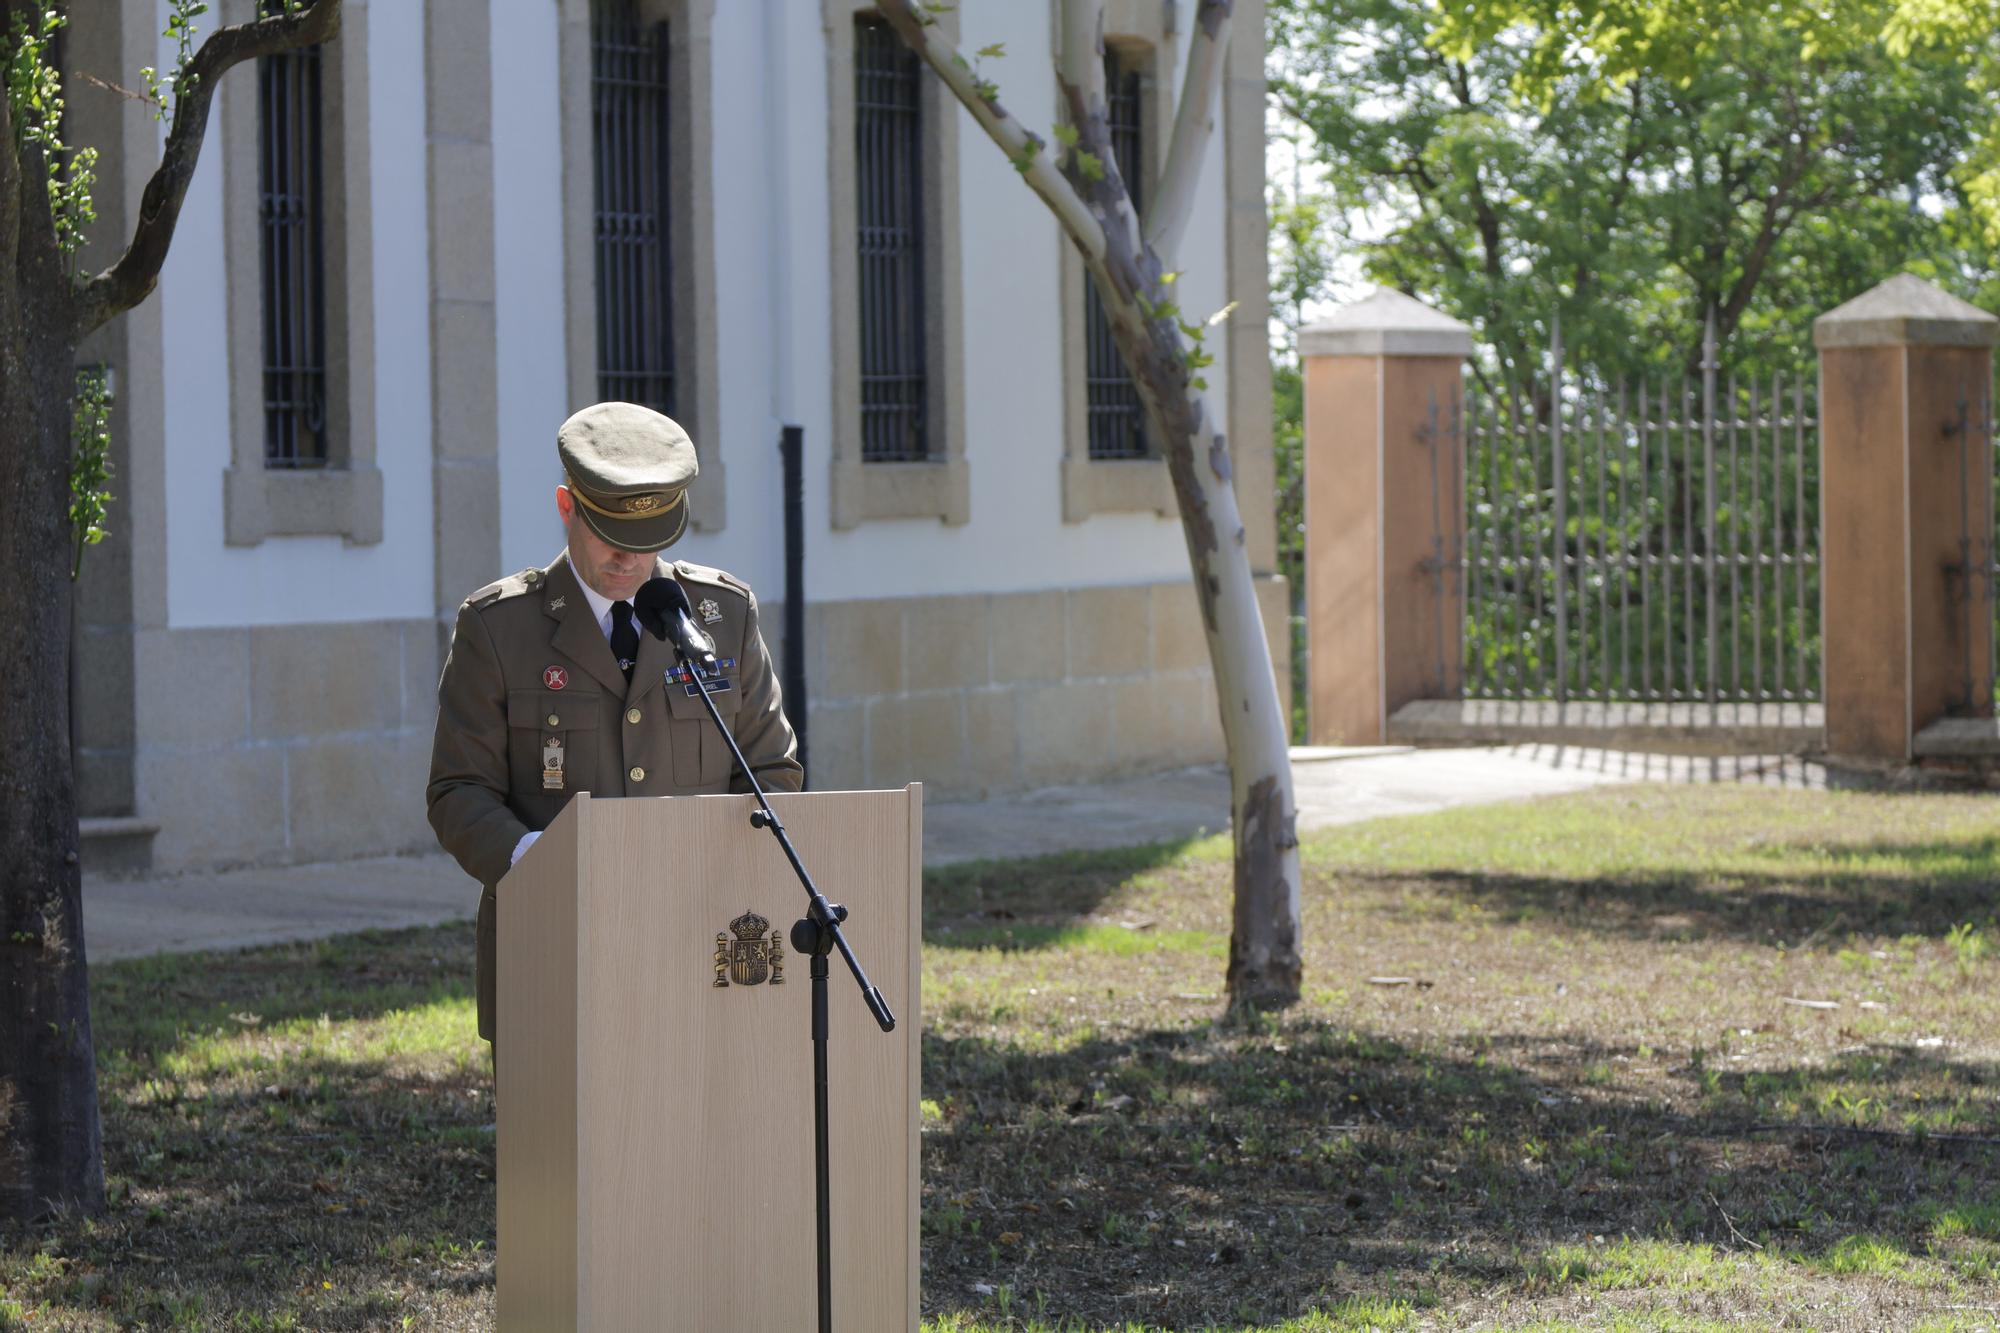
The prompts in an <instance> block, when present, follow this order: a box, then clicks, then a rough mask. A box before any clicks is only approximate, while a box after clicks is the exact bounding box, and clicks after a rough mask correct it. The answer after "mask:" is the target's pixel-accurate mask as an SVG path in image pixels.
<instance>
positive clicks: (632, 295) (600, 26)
mask: <svg viewBox="0 0 2000 1333" xmlns="http://www.w3.org/2000/svg"><path fill="white" fill-rule="evenodd" d="M667 51H668V46H667V25H666V24H665V23H656V24H651V25H644V26H642V25H641V24H640V23H639V21H638V18H637V16H636V15H635V13H634V10H633V6H632V4H631V3H630V0H592V4H591V7H590V64H591V79H590V105H591V119H592V124H593V130H594V133H593V142H592V158H593V161H594V165H595V169H596V194H597V198H596V207H597V255H596V258H597V392H598V396H599V397H601V398H604V399H608V400H617V401H621V402H627V403H639V404H642V405H643V406H646V407H650V408H653V409H654V410H655V411H659V412H665V413H667V414H668V415H672V414H673V410H674V388H675V382H674V340H673V327H674V323H673V320H674V309H673V270H672V262H671V250H670V244H669V242H670V239H671V238H670V233H669V227H668V220H667V198H668V195H667V182H668V181H669V180H670V179H671V174H670V166H671V162H670V158H669V153H668V143H669V133H668V129H669V127H668V124H667V89H668V83H667V78H668V73H667Z"/></svg>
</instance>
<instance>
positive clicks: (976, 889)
mask: <svg viewBox="0 0 2000 1333" xmlns="http://www.w3.org/2000/svg"><path fill="white" fill-rule="evenodd" d="M1205 841H1207V838H1206V837H1205V836H1203V837H1186V838H1174V839H1169V840H1167V841H1165V842H1152V843H1145V844H1142V845H1139V846H1135V847H1121V848H1117V849H1114V850H1111V851H1087V852H1062V853H1058V854H1055V855H1052V856H1037V857H1029V858H1026V859H1023V860H1018V861H973V862H965V863H962V864H959V865H952V866H941V867H927V868H926V869H925V871H924V899H923V904H924V939H925V941H926V942H927V943H953V944H959V945H965V944H967V943H968V942H969V941H975V940H976V941H978V942H987V941H988V939H989V937H992V938H993V939H995V940H996V941H997V942H1000V943H1002V944H1005V945H1007V946H1008V947H1016V948H1041V947H1046V946H1048V945H1049V944H1053V943H1056V942H1059V940H1060V938H1061V934H1062V931H1063V930H1064V929H1066V928H1068V927H1071V926H1074V925H1075V924H1076V922H1077V921H1078V920H1079V919H1082V918H1087V917H1089V916H1090V915H1091V914H1092V913H1093V912H1095V911H1096V910H1097V909H1098V908H1099V907H1101V906H1102V905H1103V903H1104V901H1105V899H1106V898H1108V897H1110V896H1111V895H1112V894H1113V893H1115V892H1116V891H1117V890H1118V889H1120V888H1121V887H1123V886H1125V885H1126V884H1128V883H1130V882H1131V881H1132V880H1133V879H1134V878H1136V877H1139V876H1144V875H1149V874H1154V873H1159V872H1172V871H1174V870H1176V869H1178V868H1180V867H1182V866H1184V865H1186V863H1187V862H1188V861H1189V857H1190V853H1191V852H1193V851H1194V849H1195V848H1196V847H1197V846H1198V845H1199V844H1201V843H1203V842H1205ZM1191 873H1199V872H1191ZM1009 930H1013V931H1014V932H1015V936H1016V938H1015V939H1014V940H1013V941H1012V942H1011V944H1009V943H1008V942H1007V941H1006V940H1004V939H1003V938H1000V937H1003V936H1004V935H1005V934H1006V932H1007V931H1009ZM996 931H997V932H998V936H996V935H995V932H996Z"/></svg>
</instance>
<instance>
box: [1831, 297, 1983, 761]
mask: <svg viewBox="0 0 2000 1333" xmlns="http://www.w3.org/2000/svg"><path fill="white" fill-rule="evenodd" d="M1996 339H2000V320H1996V319H1995V318H1994V317H1993V316H1991V315H1989V314H1987V313H1986V312H1985V311H1983V310H1980V309H1978V308H1977V307H1974V306H1970V305H1967V304H1966V303H1965V302H1964V301H1961V300H1959V299H1958V298H1957V297H1955V296H1951V295H1949V294H1948V293H1945V292H1942V291H1940V290H1938V289H1937V288H1936V287H1933V286H1931V285H1930V284H1929V283H1927V282H1924V281H1922V280H1921V279H1918V278H1914V277H1910V276H1908V275H1907V274H1905V275H1899V276H1897V277H1894V278H1891V279H1889V280H1888V281H1887V282H1885V283H1883V284H1882V285H1881V286H1879V287H1876V288H1874V289H1873V290H1871V291H1869V292H1866V293H1864V294H1863V295H1861V296H1858V297H1856V298H1855V299H1854V300H1852V301H1849V302H1848V303H1847V304H1846V305H1843V306H1841V307H1840V308H1839V309H1837V310H1833V311H1831V312H1829V313H1827V314H1825V315H1822V316H1820V318H1819V319H1818V320H1816V321H1815V322H1814V324H1813V341H1814V342H1815V343H1817V344H1818V346H1819V364H1820V487H1821V506H1822V511H1821V532H1822V534H1823V535H1822V538H1821V549H1820V578H1821V599H1822V600H1821V605H1822V617H1821V620H1822V638H1823V641H1824V643H1825V654H1826V656H1825V662H1826V667H1825V670H1826V746H1827V749H1828V751H1829V752H1831V753H1833V754H1836V755H1845V756H1854V757H1858V758H1873V759H1887V760H1892V761H1898V762H1900V761H1904V760H1907V759H1909V758H1910V757H1911V755H1912V753H1913V742H1914V740H1915V738H1916V735H1917V733H1918V732H1920V731H1921V730H1923V728H1924V727H1926V726H1927V725H1929V724H1930V723H1932V722H1934V721H1936V720H1938V719H1939V718H1941V717H1944V716H1946V715H1947V714H1954V715H1960V716H1990V715H1991V714H1992V711H1993V701H1992V654H1993V603H1992V600H1991V597H1990V595H1989V592H1990V588H1989V582H1988V580H1987V577H1986V573H1985V571H1986V567H1987V565H1989V564H1990V562H1991V560H1992V546H1991V542H1992V537H1993V488H1992V478H1993V451H1992V445H1991V443H1990V430H1989V428H1988V427H1987V426H1986V425H1985V423H1986V421H1987V420H1988V419H1990V416H1991V411H1990V408H1989V407H1988V404H1990V403H1991V401H1992V390H1993V344H1994V342H1995V341H1996ZM1967 551H1969V552H1970V555H1971V557H1972V559H1971V564H1972V566H1973V568H1972V570H1970V571H1968V570H1967V569H1966V568H1965V566H1966V563H1967V562H1966V558H1965V557H1966V552H1967ZM1968 593H1969V594H1970V595H1968Z"/></svg>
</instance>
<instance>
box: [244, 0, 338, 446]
mask: <svg viewBox="0 0 2000 1333" xmlns="http://www.w3.org/2000/svg"><path fill="white" fill-rule="evenodd" d="M265 8H266V9H267V10H274V9H275V8H276V2H275V0H266V5H265ZM257 95H258V127H257V199H258V224H259V225H258V233H259V237H260V240H261V242H262V244H261V246H260V249H261V251H262V254H261V256H260V257H261V259H262V263H263V298H264V299H263V305H264V358H263V359H264V465H265V466H266V467H271V468H289V469H303V468H323V467H325V466H327V463H328V441H327V430H326V422H327V411H326V406H327V404H326V398H327V377H326V278H325V272H326V254H325V250H326V219H325V214H326V209H325V194H324V192H323V190H322V188H321V180H320V161H321V151H320V148H321V143H320V120H321V117H320V48H319V47H317V46H310V47H306V48H305V49H303V50H298V51H287V52H285V53H283V54H282V55H275V56H266V57H265V58H264V59H262V60H259V61H258V62H257Z"/></svg>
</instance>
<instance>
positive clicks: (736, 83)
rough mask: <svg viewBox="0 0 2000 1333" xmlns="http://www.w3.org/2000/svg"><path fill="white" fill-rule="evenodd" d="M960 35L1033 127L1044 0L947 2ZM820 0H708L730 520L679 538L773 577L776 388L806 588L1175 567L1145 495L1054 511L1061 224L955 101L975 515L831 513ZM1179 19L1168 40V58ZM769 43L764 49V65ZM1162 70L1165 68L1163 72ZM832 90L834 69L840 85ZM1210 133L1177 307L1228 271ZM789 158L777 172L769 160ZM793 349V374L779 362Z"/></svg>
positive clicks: (1042, 68) (959, 582)
mask: <svg viewBox="0 0 2000 1333" xmlns="http://www.w3.org/2000/svg"><path fill="white" fill-rule="evenodd" d="M960 21H961V24H962V31H961V46H962V47H963V49H965V50H968V51H972V50H977V49H979V48H980V47H983V46H986V45H988V44H989V43H993V42H1003V43H1005V45H1006V50H1007V52H1008V54H1007V56H1006V57H1005V58H1004V59H1003V60H1000V61H995V62H991V63H992V69H991V71H990V72H991V73H992V75H993V77H995V78H996V80H997V81H998V82H999V83H1000V85H1001V88H1002V96H1003V98H1004V100H1005V101H1006V102H1007V103H1008V105H1010V106H1011V107H1014V108H1016V109H1017V110H1018V112H1019V113H1020V114H1021V115H1022V116H1023V117H1024V118H1025V119H1027V120H1028V121H1029V123H1030V124H1032V125H1035V126H1036V127H1037V128H1039V129H1041V130H1042V132H1043V133H1044V135H1045V137H1050V136H1048V133H1047V132H1048V125H1049V121H1050V120H1051V119H1052V109H1053V107H1054V106H1055V101H1056V92H1055V76H1054V71H1053V68H1052V62H1051V59H1050V55H1051V46H1050V43H1051V24H1050V18H1049V10H1048V7H1047V5H1046V4H1018V5H1017V4H998V3H982V4H975V5H967V6H963V7H962V8H961V10H960ZM823 32H824V28H823V26H822V22H821V5H820V0H768V2H767V3H766V4H765V5H722V6H718V11H717V14H716V19H715V46H714V58H715V63H716V70H715V81H714V86H715V90H716V94H715V113H716V114H715V125H716V187H717V188H716V194H717V209H718V219H717V230H716V243H717V244H716V249H717V265H718V269H719V287H720V297H721V299H720V302H719V305H720V309H719V310H718V311H717V312H716V318H717V319H718V320H719V322H720V330H719V332H720V342H721V374H722V400H723V402H722V410H723V432H724V450H725V457H726V458H727V461H728V466H729V492H730V514H729V526H728V529H727V530H726V531H725V532H723V533H721V534H718V535H714V536H706V535H696V536H691V537H690V538H689V539H688V540H686V541H684V542H683V543H682V545H681V547H680V548H677V549H679V550H680V551H681V552H682V553H684V554H686V555H687V556H688V557H689V558H692V559H697V560H703V561H706V562H709V563H714V564H720V565H723V566H725V567H728V568H732V569H735V570H737V571H739V572H740V573H742V574H744V575H745V576H746V577H748V578H750V579H751V580H752V581H753V582H754V583H756V584H757V586H759V587H760V588H763V589H765V590H767V593H768V594H769V595H775V594H776V592H777V587H778V585H777V582H776V580H777V579H778V577H779V576H780V572H781V569H782V564H781V558H782V549H781V545H780V543H781V529H780V526H779V525H780V522H781V518H782V511H781V507H780V506H781V494H782V491H781V478H780V473H779V466H778V456H777V449H776V442H777V438H778V430H779V427H780V425H781V424H782V423H783V412H784V408H785V404H786V403H787V402H789V404H790V406H791V411H792V413H793V419H794V420H796V421H797V422H798V423H799V424H801V425H803V426H804V427H805V432H806V452H807V462H806V503H807V514H808V535H807V547H808V561H807V570H808V574H807V595H808V597H810V598H811V599H812V600H815V601H820V600H833V599H842V598H852V597H880V596H906V595H921V594H935V593H954V592H969V591H1017V590H1023V589H1032V588H1043V587H1060V586H1070V585H1076V584H1087V583H1132V582H1149V581H1154V580H1160V579H1174V578H1180V577H1184V576H1185V573H1186V567H1187V565H1186V553H1185V548H1184V545H1183V541H1182V537H1181V532H1180V525H1179V522H1178V521H1177V520H1174V519H1159V518H1157V517H1154V516H1151V515H1138V514H1113V515H1101V516H1098V517H1094V518H1092V519H1090V520H1088V521H1086V522H1084V523H1080V524H1068V523H1065V522H1063V519H1062V495H1061V458H1062V380H1061V374H1062V366H1061V355H1062V345H1061V324H1060V318H1061V310H1060V305H1059V302H1060V281H1059V270H1058V261H1059V258H1060V255H1061V249H1060V247H1061V246H1063V245H1065V244H1067V241H1066V240H1065V239H1064V238H1063V236H1062V235H1061V233H1060V231H1059V229H1058V227H1057V225H1056V223H1055V220H1054V219H1053V218H1052V217H1051V216H1050V215H1049V213H1048V211H1047V209H1046V208H1045V207H1044V206H1043V205H1042V203H1041V202H1040V201H1039V200H1038V199H1036V198H1035V197H1034V196H1033V195H1032V194H1031V193H1030V192H1029V191H1028V190H1027V188H1026V187H1025V186H1024V185H1023V184H1022V183H1021V180H1020V178H1019V176H1018V175H1016V173H1015V172H1014V170H1013V168H1012V167H1011V166H1010V165H1009V164H1008V163H1007V162H1006V160H1005V159H1004V158H1003V157H1002V156H1001V154H1000V152H999V150H998V149H997V148H995V147H994V146H993V144H992V143H991V142H989V141H988V140H987V138H986V137H985V135H984V134H983V133H982V132H981V131H980V129H979V127H978V126H977V125H976V124H975V123H974V122H973V120H972V118H971V117H970V116H969V115H967V114H965V113H964V112H963V111H960V112H958V113H957V114H958V117H959V146H960V150H959V155H960V164H961V173H960V178H959V181H958V183H957V188H958V190H959V197H960V218H961V226H962V237H963V239H962V241H961V251H960V254H961V270H962V272H961V281H962V282H963V283H964V306H965V313H966V331H965V352H966V383H965V404H964V410H965V413H966V423H967V432H966V454H967V458H968V460H969V462H970V466H971V469H972V521H971V522H970V523H969V524H966V525H964V526H960V527H947V526H945V525H943V524H941V523H939V522H937V521H935V520H905V521H894V522H876V523H868V524H865V525H863V526H861V527H859V528H856V529H853V530H849V531H845V532H837V531H835V530H834V529H833V528H832V526H831V523H830V515H829V497H828V487H827V449H828V437H829V421H830V415H831V395H830V385H829V376H830V374H831V366H830V358H829V339H830V338H832V337H834V336H837V335H836V334H835V332H834V330H833V327H832V317H831V307H830V300H831V295H830V290H829V285H828V273H827V257H826V256H827V242H826V235H827V226H828V218H827V188H828V187H827V160H826V154H827V148H828V145H827V136H826V131H825V129H824V119H823V117H824V108H825V106H826V104H827V101H826V99H827V97H828V95H829V89H828V87H827V67H826V56H825V49H824V45H823V42H824V38H823ZM1185 47H1186V41H1185V37H1183V38H1182V39H1181V40H1179V41H1177V42H1176V43H1175V49H1176V54H1177V56H1179V57H1181V58H1184V56H1185ZM774 61H775V66H774ZM1171 77H1172V79H1173V81H1174V84H1175V86H1178V84H1179V72H1178V70H1175V71H1174V72H1173V73H1172V74H1171ZM835 91H836V92H839V91H844V90H835ZM1219 153H1220V143H1219V140H1218V141H1217V143H1216V145H1215V146H1214V147H1213V148H1212V150H1211V152H1210V155H1209V161H1208V166H1207V168H1206V169H1205V171H1204V173H1203V180H1202V191H1203V196H1202V199H1201V202H1200V204H1199V205H1198V207H1197V210H1196V213H1195V215H1194V218H1193V220H1192V222H1191V225H1190V226H1189V228H1188V233H1187V240H1186V242H1185V243H1184V246H1183V250H1182V256H1181V259H1180V263H1179V266H1180V268H1181V269H1183V270H1184V272H1185V276H1184V277H1183V278H1182V280H1181V284H1182V291H1183V298H1182V299H1183V304H1184V307H1185V308H1186V309H1187V310H1188V311H1189V312H1190V313H1191V314H1194V315H1198V316H1205V315H1207V314H1209V313H1210V312H1212V311H1214V310H1216V309H1218V308H1219V307H1221V306H1222V305H1223V304H1224V303H1225V302H1226V301H1227V300H1228V299H1229V298H1228V296H1227V295H1226V294H1225V292H1224V287H1225V270H1224V249H1223V200H1222V195H1221V183H1222V182H1221V171H1220V167H1219ZM779 171H784V172H785V177H786V178H785V180H784V183H783V184H784V188H783V189H782V190H780V189H778V188H777V181H776V180H775V179H774V175H775V173H777V172H779ZM1211 346H1212V349H1213V350H1214V351H1215V352H1216V353H1217V357H1218V360H1217V364H1216V365H1215V366H1214V367H1213V368H1212V369H1211V371H1210V373H1209V382H1210V386H1211V404H1212V407H1213V409H1214V414H1215V418H1216V420H1218V421H1221V420H1223V419H1225V418H1224V413H1225V412H1226V411H1227V403H1226V400H1225V397H1224V394H1223V388H1224V385H1225V381H1226V378H1227V367H1226V365H1225V364H1224V363H1223V360H1222V350H1223V349H1222V339H1221V338H1220V337H1219V336H1217V337H1215V338H1213V340H1212V343H1211ZM786 369H789V372H790V380H791V383H790V385H789V386H787V385H786V384H784V383H781V382H780V380H781V378H782V373H783V371H785V370H786Z"/></svg>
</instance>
